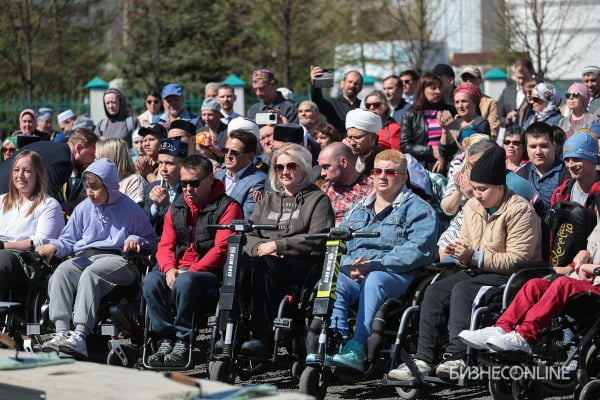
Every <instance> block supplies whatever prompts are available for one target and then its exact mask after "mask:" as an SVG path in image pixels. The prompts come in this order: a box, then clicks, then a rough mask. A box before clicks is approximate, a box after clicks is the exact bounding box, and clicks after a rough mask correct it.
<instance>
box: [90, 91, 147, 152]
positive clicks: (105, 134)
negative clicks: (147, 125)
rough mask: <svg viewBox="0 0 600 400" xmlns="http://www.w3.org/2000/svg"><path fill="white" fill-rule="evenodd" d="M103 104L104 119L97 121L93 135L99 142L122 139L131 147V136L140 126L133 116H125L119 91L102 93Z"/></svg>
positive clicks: (123, 98)
mask: <svg viewBox="0 0 600 400" xmlns="http://www.w3.org/2000/svg"><path fill="white" fill-rule="evenodd" d="M103 102H104V113H105V114H106V118H102V119H101V120H100V121H98V125H96V129H95V131H94V133H95V134H96V136H98V137H99V138H100V139H101V140H104V139H109V138H116V139H123V140H125V142H127V145H128V146H129V147H131V135H132V133H133V131H134V130H136V129H137V128H139V126H140V124H139V122H138V120H137V119H136V118H135V117H134V116H133V115H128V114H127V101H126V100H125V95H123V93H122V92H121V91H120V90H119V89H116V88H109V89H108V90H106V92H104V97H103Z"/></svg>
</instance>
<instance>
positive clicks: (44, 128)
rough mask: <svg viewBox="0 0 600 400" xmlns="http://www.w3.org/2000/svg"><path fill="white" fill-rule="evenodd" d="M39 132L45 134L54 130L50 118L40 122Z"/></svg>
mask: <svg viewBox="0 0 600 400" xmlns="http://www.w3.org/2000/svg"><path fill="white" fill-rule="evenodd" d="M38 130H39V131H40V132H44V133H48V132H50V131H51V130H52V120H51V119H50V118H44V119H42V120H40V121H38Z"/></svg>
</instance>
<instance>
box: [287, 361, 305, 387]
mask: <svg viewBox="0 0 600 400" xmlns="http://www.w3.org/2000/svg"><path fill="white" fill-rule="evenodd" d="M303 368H304V363H302V362H300V361H298V360H296V361H294V363H293V364H292V368H291V369H290V372H291V375H292V384H293V385H294V386H296V385H297V384H298V383H299V382H300V376H301V375H302V369H303Z"/></svg>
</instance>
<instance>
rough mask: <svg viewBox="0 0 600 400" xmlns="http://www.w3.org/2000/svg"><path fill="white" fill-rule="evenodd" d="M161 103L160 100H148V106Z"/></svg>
mask: <svg viewBox="0 0 600 400" xmlns="http://www.w3.org/2000/svg"><path fill="white" fill-rule="evenodd" d="M159 103H160V101H158V100H146V104H159Z"/></svg>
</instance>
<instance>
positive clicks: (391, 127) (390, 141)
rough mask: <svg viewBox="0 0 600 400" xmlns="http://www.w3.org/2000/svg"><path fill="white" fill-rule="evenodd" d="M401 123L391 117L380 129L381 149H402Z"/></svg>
mask: <svg viewBox="0 0 600 400" xmlns="http://www.w3.org/2000/svg"><path fill="white" fill-rule="evenodd" d="M400 130H401V129H400V125H399V124H398V123H397V122H396V121H394V120H393V119H389V120H388V121H387V122H386V123H385V124H384V125H383V127H382V128H381V130H380V131H379V147H380V148H381V150H388V149H392V150H398V151H400Z"/></svg>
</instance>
